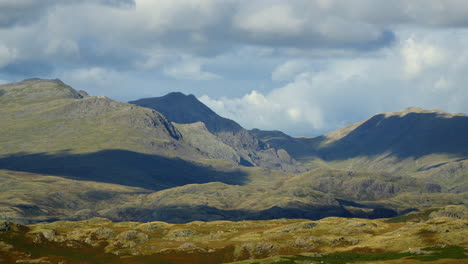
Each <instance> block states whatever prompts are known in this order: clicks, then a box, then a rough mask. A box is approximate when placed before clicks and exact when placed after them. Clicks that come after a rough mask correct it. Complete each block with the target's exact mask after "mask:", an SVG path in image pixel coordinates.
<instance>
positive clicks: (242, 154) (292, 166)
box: [129, 92, 301, 171]
mask: <svg viewBox="0 0 468 264" xmlns="http://www.w3.org/2000/svg"><path fill="white" fill-rule="evenodd" d="M129 103H131V104H135V105H139V106H142V107H148V108H151V109H154V110H156V111H158V112H161V113H163V114H164V115H165V116H166V117H167V118H168V119H169V120H170V121H171V122H175V123H179V124H191V123H196V122H202V123H204V124H205V127H206V129H207V130H208V131H209V132H210V133H212V134H214V135H215V136H216V137H217V138H218V139H219V140H220V141H221V142H222V143H224V144H225V145H228V146H230V147H231V148H232V149H233V150H235V151H236V153H237V155H238V160H237V162H238V163H239V164H241V165H245V166H259V167H265V168H272V169H282V170H286V171H300V170H301V168H300V165H298V164H296V163H295V161H294V160H293V159H292V158H291V157H290V156H289V154H288V153H287V152H286V151H284V150H281V149H279V150H276V149H273V148H271V147H269V146H268V145H267V144H265V143H264V142H262V141H261V140H258V138H257V137H256V136H254V135H253V134H252V133H250V132H249V131H247V130H246V129H244V128H242V127H241V126H240V125H239V124H237V123H236V122H234V121H232V120H230V119H227V118H223V117H221V116H219V115H218V114H216V113H215V112H213V111H212V110H211V109H210V108H208V107H207V106H206V105H204V104H203V103H201V102H200V101H198V99H197V98H196V97H195V96H193V95H184V94H182V93H178V92H177V93H169V94H167V95H165V96H162V97H154V98H144V99H139V100H136V101H131V102H129ZM213 144H217V145H219V143H215V142H214V143H213ZM205 151H207V154H208V155H210V156H211V157H219V155H218V153H215V152H211V151H209V150H206V149H205ZM227 155H229V156H231V155H230V153H224V154H223V155H222V156H227Z"/></svg>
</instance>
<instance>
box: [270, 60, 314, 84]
mask: <svg viewBox="0 0 468 264" xmlns="http://www.w3.org/2000/svg"><path fill="white" fill-rule="evenodd" d="M306 66H307V63H306V62H305V61H303V60H289V61H286V62H285V63H283V64H281V65H279V66H277V67H276V68H275V70H274V71H273V73H272V74H271V79H272V80H273V81H286V80H291V79H292V78H293V77H294V76H296V75H297V74H298V73H300V72H301V71H304V68H305V67H306Z"/></svg>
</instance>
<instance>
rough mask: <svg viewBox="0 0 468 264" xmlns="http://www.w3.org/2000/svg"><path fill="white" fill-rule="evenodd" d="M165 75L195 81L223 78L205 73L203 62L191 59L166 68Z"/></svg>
mask: <svg viewBox="0 0 468 264" xmlns="http://www.w3.org/2000/svg"><path fill="white" fill-rule="evenodd" d="M164 74H166V75H168V76H171V77H173V78H175V79H182V80H193V81H207V80H215V79H221V76H219V75H217V74H215V73H212V72H207V71H203V70H202V65H201V62H199V61H196V60H191V59H189V60H185V61H183V62H181V63H178V64H175V65H172V66H170V67H166V68H164Z"/></svg>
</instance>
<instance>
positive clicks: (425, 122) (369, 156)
mask: <svg viewBox="0 0 468 264" xmlns="http://www.w3.org/2000/svg"><path fill="white" fill-rule="evenodd" d="M251 132H252V133H254V134H255V135H256V136H257V137H259V138H260V139H262V140H263V141H265V142H267V143H268V144H270V145H271V146H273V147H276V148H284V149H285V150H287V151H288V153H290V154H291V155H292V156H293V157H294V158H296V159H298V160H300V161H302V162H305V163H308V162H311V161H314V162H316V161H317V160H321V161H324V162H327V163H328V164H332V165H334V166H338V167H341V168H350V169H353V170H385V171H390V172H396V171H400V172H417V171H423V170H427V169H429V168H435V167H438V166H441V165H443V164H446V163H447V162H459V161H462V160H465V159H468V136H467V135H468V116H466V115H465V114H450V113H447V112H444V111H441V110H423V109H420V108H407V109H405V110H404V111H402V112H394V113H382V114H378V115H375V116H373V117H371V118H369V119H367V120H365V121H362V122H359V123H356V124H352V125H350V126H348V127H345V128H342V129H339V130H336V131H333V132H331V133H328V134H326V135H323V136H319V137H315V138H294V137H290V136H288V135H286V134H284V133H279V132H271V131H270V132H269V131H260V130H252V131H251Z"/></svg>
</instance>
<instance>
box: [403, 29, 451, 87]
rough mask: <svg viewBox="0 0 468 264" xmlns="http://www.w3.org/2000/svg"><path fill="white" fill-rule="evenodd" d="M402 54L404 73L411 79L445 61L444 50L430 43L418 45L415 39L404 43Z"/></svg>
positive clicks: (409, 39)
mask: <svg viewBox="0 0 468 264" xmlns="http://www.w3.org/2000/svg"><path fill="white" fill-rule="evenodd" d="M401 53H402V57H403V60H404V66H403V67H404V72H405V74H406V76H407V77H409V78H412V77H414V76H417V75H419V74H420V73H421V72H422V71H424V70H425V69H426V68H428V67H431V66H436V65H437V64H439V63H442V61H443V59H444V52H443V51H442V49H440V48H438V47H437V46H434V45H431V44H428V43H418V42H417V41H415V40H414V39H413V38H408V39H406V40H405V41H404V45H403V47H402V49H401Z"/></svg>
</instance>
